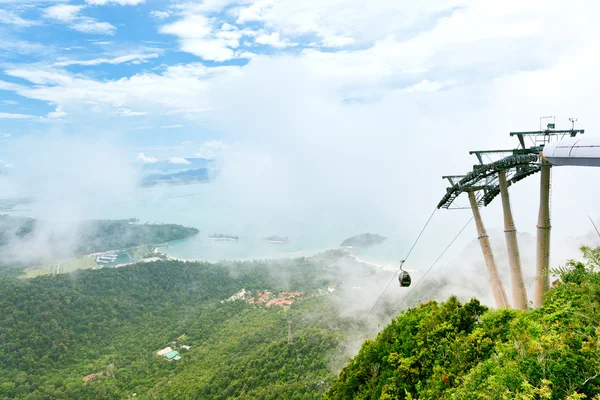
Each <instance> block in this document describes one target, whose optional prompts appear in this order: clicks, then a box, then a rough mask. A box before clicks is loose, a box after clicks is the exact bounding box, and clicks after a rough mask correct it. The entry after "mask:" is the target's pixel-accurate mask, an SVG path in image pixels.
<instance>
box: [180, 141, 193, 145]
mask: <svg viewBox="0 0 600 400" xmlns="http://www.w3.org/2000/svg"><path fill="white" fill-rule="evenodd" d="M190 144H194V142H193V141H192V140H186V141H185V142H183V143H181V145H182V146H189V145H190Z"/></svg>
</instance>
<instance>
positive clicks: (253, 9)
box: [236, 0, 273, 24]
mask: <svg viewBox="0 0 600 400" xmlns="http://www.w3.org/2000/svg"><path fill="white" fill-rule="evenodd" d="M272 8H273V1H272V0H259V1H257V2H255V3H253V4H251V5H249V6H248V7H246V8H242V9H241V10H240V11H239V12H238V18H237V21H236V22H237V23H238V24H243V23H246V22H254V21H262V20H264V19H265V17H266V16H267V14H268V12H269V11H270V10H271V9H272Z"/></svg>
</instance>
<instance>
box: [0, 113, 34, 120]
mask: <svg viewBox="0 0 600 400" xmlns="http://www.w3.org/2000/svg"><path fill="white" fill-rule="evenodd" d="M29 118H35V116H34V115H28V114H12V113H5V112H0V119H29Z"/></svg>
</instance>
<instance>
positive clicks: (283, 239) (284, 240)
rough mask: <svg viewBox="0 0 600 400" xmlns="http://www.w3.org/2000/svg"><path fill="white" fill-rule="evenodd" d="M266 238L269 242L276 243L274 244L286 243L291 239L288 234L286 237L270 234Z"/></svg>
mask: <svg viewBox="0 0 600 400" xmlns="http://www.w3.org/2000/svg"><path fill="white" fill-rule="evenodd" d="M265 240H266V241H267V242H269V243H274V244H285V243H288V242H289V241H290V239H289V238H288V237H287V236H286V237H281V236H268V237H266V238H265Z"/></svg>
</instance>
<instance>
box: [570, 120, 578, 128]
mask: <svg viewBox="0 0 600 400" xmlns="http://www.w3.org/2000/svg"><path fill="white" fill-rule="evenodd" d="M569 121H571V130H574V129H575V122H577V118H569Z"/></svg>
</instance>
